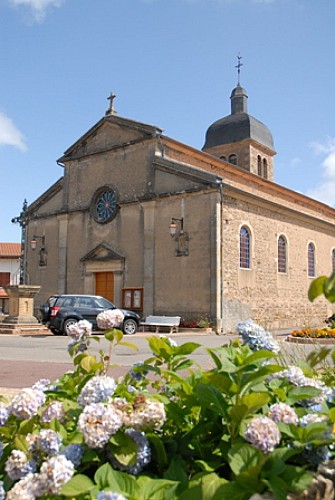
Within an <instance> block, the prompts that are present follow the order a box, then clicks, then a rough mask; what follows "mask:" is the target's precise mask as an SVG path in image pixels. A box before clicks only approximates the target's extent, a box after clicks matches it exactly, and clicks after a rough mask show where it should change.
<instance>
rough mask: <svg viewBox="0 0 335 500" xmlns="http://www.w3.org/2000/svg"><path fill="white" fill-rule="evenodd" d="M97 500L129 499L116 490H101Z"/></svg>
mask: <svg viewBox="0 0 335 500" xmlns="http://www.w3.org/2000/svg"><path fill="white" fill-rule="evenodd" d="M97 500H127V499H126V497H124V496H123V495H121V494H120V493H115V492H114V491H101V492H100V493H99V495H98V496H97Z"/></svg>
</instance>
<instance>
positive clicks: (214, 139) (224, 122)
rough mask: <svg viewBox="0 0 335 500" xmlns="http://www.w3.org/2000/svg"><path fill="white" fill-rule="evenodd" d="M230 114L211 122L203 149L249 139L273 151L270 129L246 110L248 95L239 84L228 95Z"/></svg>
mask: <svg viewBox="0 0 335 500" xmlns="http://www.w3.org/2000/svg"><path fill="white" fill-rule="evenodd" d="M230 99H231V114H230V115H228V116H225V117H224V118H221V119H219V120H217V121H216V122H214V123H212V125H210V127H209V128H208V130H207V133H206V141H205V144H204V147H203V150H206V149H209V148H213V147H215V146H222V145H224V144H232V143H234V142H239V141H243V140H245V139H251V140H254V141H256V142H258V143H259V144H261V145H263V146H265V147H267V148H269V149H271V150H272V151H274V144H273V138H272V134H271V132H270V130H269V129H268V127H267V126H266V125H264V123H262V122H260V121H259V120H257V119H256V118H254V117H253V116H251V115H249V114H248V112H247V99H248V95H247V93H246V91H245V89H244V88H243V87H241V85H240V84H238V85H237V87H235V88H234V89H233V91H232V93H231V96H230Z"/></svg>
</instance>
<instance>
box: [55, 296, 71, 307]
mask: <svg viewBox="0 0 335 500" xmlns="http://www.w3.org/2000/svg"><path fill="white" fill-rule="evenodd" d="M73 304H74V297H59V298H58V300H57V306H61V307H73Z"/></svg>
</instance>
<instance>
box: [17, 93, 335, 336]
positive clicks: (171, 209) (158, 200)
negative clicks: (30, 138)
mask: <svg viewBox="0 0 335 500" xmlns="http://www.w3.org/2000/svg"><path fill="white" fill-rule="evenodd" d="M113 98H114V96H111V98H110V107H109V109H108V111H107V112H106V114H105V116H103V118H101V120H99V121H98V122H97V123H96V124H95V125H94V126H93V127H92V128H91V129H90V130H88V131H87V132H86V133H85V134H84V135H83V136H82V137H80V138H79V139H78V140H77V142H75V143H74V144H73V145H72V146H71V147H69V149H67V150H66V151H65V153H64V155H63V156H62V157H61V158H60V159H59V160H58V162H57V163H58V165H60V166H61V167H62V168H63V169H64V174H63V176H62V177H61V178H60V179H59V180H58V181H57V182H56V183H55V184H54V185H53V186H51V187H50V188H49V189H48V190H47V191H46V192H45V193H43V194H42V195H41V196H40V197H39V198H38V199H37V200H36V201H34V202H33V203H32V204H31V205H30V206H29V207H28V209H27V212H26V217H27V226H26V239H27V241H28V242H30V241H31V240H34V242H35V246H36V249H35V250H32V248H31V247H30V244H29V245H27V249H26V252H27V254H26V262H27V276H28V277H29V283H30V284H33V285H41V291H40V293H39V295H38V297H37V301H36V306H37V307H38V306H39V304H40V303H41V302H45V301H46V299H47V298H48V297H49V296H50V295H52V294H55V293H87V294H97V295H103V296H104V297H106V298H107V299H110V300H112V301H113V302H114V303H115V304H117V305H118V306H120V307H124V308H128V309H133V310H135V311H137V312H139V314H140V315H142V316H143V317H144V316H147V315H149V314H155V315H168V316H169V315H173V316H177V315H178V316H181V317H182V319H183V320H184V321H200V320H201V319H203V320H208V321H209V322H210V323H211V324H212V325H213V328H214V329H215V330H216V331H217V332H229V331H232V330H234V329H235V325H236V323H237V322H238V321H240V320H243V319H249V318H251V319H253V320H254V321H256V322H258V323H259V324H261V325H262V326H264V327H265V328H271V329H277V328H282V327H292V326H302V325H307V326H313V325H316V324H320V323H323V322H324V319H325V318H326V317H327V315H329V314H330V310H329V305H328V304H327V302H326V301H325V300H324V299H323V298H322V297H320V298H318V299H317V300H316V301H315V302H314V303H312V304H311V303H310V302H309V301H308V299H307V291H308V287H309V285H310V283H311V281H312V279H313V278H314V277H315V276H319V275H322V274H325V275H329V274H330V273H331V272H332V270H333V269H334V268H335V239H334V235H335V210H334V209H333V208H331V207H329V206H327V205H325V204H323V203H320V202H317V201H315V200H313V199H311V198H308V197H306V196H304V195H302V194H300V193H296V192H294V191H292V190H289V189H287V188H285V187H283V186H280V185H278V184H276V183H275V182H274V180H273V179H274V161H273V159H274V155H275V148H274V144H273V139H272V135H271V132H270V131H269V129H268V128H267V127H266V126H265V125H264V124H263V123H261V122H260V121H259V120H257V119H256V118H254V117H253V116H251V115H250V114H249V113H248V109H247V100H248V96H247V94H246V91H245V90H244V88H242V87H241V86H240V84H238V85H237V86H236V88H234V89H233V91H232V94H231V97H230V99H231V113H230V114H229V115H228V116H225V117H224V118H221V119H219V120H218V121H216V122H215V123H213V124H212V125H211V126H210V127H209V128H208V130H207V133H206V138H205V144H204V146H203V148H202V150H198V149H194V148H193V147H190V146H188V145H186V144H182V143H180V142H178V141H176V140H174V139H172V138H170V137H167V136H165V135H164V134H163V131H162V130H161V129H160V128H158V127H155V126H152V125H148V124H144V123H140V122H137V121H134V120H130V119H127V118H122V117H120V116H118V115H117V114H116V113H115V111H114V106H113Z"/></svg>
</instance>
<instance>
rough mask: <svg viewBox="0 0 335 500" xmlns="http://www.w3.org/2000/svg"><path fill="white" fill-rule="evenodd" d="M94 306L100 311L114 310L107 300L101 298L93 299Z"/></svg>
mask: <svg viewBox="0 0 335 500" xmlns="http://www.w3.org/2000/svg"><path fill="white" fill-rule="evenodd" d="M94 300H95V304H96V307H99V308H101V309H114V308H115V306H114V304H112V303H111V302H109V300H106V299H104V298H103V297H95V299H94Z"/></svg>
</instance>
